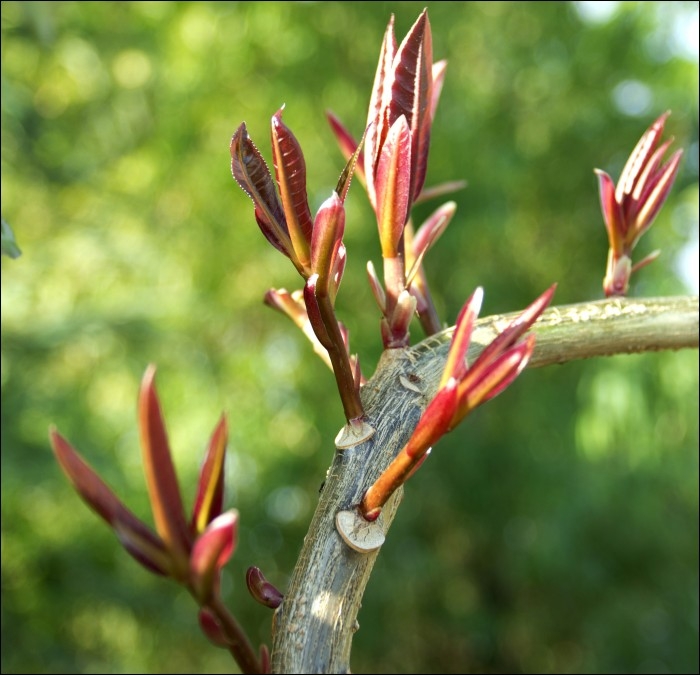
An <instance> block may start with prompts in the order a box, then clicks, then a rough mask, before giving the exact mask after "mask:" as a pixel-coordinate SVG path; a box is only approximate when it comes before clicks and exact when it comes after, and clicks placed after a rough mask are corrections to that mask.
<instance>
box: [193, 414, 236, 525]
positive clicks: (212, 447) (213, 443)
mask: <svg viewBox="0 0 700 675" xmlns="http://www.w3.org/2000/svg"><path fill="white" fill-rule="evenodd" d="M227 435H228V429H227V426H226V418H225V417H224V416H223V415H222V416H221V419H220V420H219V423H218V424H217V425H216V429H214V433H213V434H212V437H211V439H210V440H209V447H208V449H207V454H206V457H205V458H204V463H203V464H202V468H201V470H200V472H199V480H198V481H197V496H196V497H195V500H194V507H193V508H192V521H191V522H190V532H191V533H192V535H193V536H196V535H198V534H201V533H202V532H204V529H205V528H206V526H207V525H208V524H209V523H210V522H211V521H212V520H214V518H216V517H217V516H218V515H220V513H221V509H222V508H223V502H224V460H225V458H226V439H227Z"/></svg>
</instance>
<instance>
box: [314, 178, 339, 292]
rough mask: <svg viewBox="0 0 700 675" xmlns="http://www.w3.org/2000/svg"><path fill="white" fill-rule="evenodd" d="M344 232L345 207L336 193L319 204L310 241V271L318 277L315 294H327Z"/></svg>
mask: <svg viewBox="0 0 700 675" xmlns="http://www.w3.org/2000/svg"><path fill="white" fill-rule="evenodd" d="M344 232H345V207H344V206H343V203H342V202H341V201H340V197H339V196H338V193H337V192H333V194H332V195H331V196H330V197H329V198H328V199H327V200H326V201H325V202H323V204H321V207H320V208H319V210H318V213H317V214H316V218H315V220H314V231H313V236H312V239H311V270H312V272H313V273H314V274H317V275H318V280H317V281H316V293H317V294H318V293H322V294H326V293H328V292H329V285H330V279H331V271H332V268H333V261H334V257H335V255H336V254H337V251H338V248H339V246H340V244H341V243H342V239H343V234H344Z"/></svg>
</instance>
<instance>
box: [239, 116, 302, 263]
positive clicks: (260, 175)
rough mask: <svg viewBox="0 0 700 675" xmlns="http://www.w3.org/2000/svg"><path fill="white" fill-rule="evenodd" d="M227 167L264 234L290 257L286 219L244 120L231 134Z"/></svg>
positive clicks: (270, 178)
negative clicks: (251, 201)
mask: <svg viewBox="0 0 700 675" xmlns="http://www.w3.org/2000/svg"><path fill="white" fill-rule="evenodd" d="M231 171H232V173H233V177H234V178H235V179H236V182H237V183H238V184H239V185H240V186H241V188H242V189H243V191H244V192H245V193H246V194H247V195H248V196H249V197H250V198H251V199H252V200H253V204H254V205H255V220H256V221H257V223H258V225H259V227H260V229H261V230H262V233H263V234H264V235H265V238H266V239H267V240H268V241H269V242H270V243H271V244H272V245H273V246H274V247H275V248H276V249H277V250H278V251H281V252H282V253H284V254H285V255H286V256H288V257H290V258H292V256H293V250H292V243H291V240H290V238H289V230H288V229H287V221H286V219H285V217H284V211H283V209H282V204H281V203H280V200H279V197H278V196H277V192H276V190H275V185H274V183H273V181H272V176H271V175H270V171H269V169H268V168H267V164H265V160H264V159H263V158H262V155H261V154H260V152H259V151H258V149H257V148H256V147H255V144H254V143H253V141H252V140H251V139H250V137H249V136H248V130H247V128H246V125H245V122H243V123H242V124H241V126H240V127H238V129H236V133H235V134H233V137H232V138H231Z"/></svg>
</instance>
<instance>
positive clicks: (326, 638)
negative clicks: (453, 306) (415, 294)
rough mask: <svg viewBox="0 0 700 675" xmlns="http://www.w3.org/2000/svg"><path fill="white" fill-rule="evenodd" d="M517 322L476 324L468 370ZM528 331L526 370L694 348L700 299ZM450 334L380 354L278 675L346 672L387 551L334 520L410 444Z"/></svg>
mask: <svg viewBox="0 0 700 675" xmlns="http://www.w3.org/2000/svg"><path fill="white" fill-rule="evenodd" d="M514 316H515V314H510V315H499V316H491V317H486V318H484V319H481V320H479V321H478V323H477V325H476V328H475V330H474V334H473V338H472V344H471V347H470V350H469V361H470V362H471V361H472V360H473V359H474V358H475V357H476V355H477V354H478V353H479V352H480V351H481V350H482V349H483V348H484V347H485V346H486V345H487V344H488V343H489V342H490V341H491V340H492V339H493V338H494V337H495V336H496V335H497V333H498V331H499V330H500V329H501V328H503V327H504V326H505V325H506V324H507V322H508V321H509V320H511V319H512V318H513V317H514ZM532 330H533V331H534V332H535V333H536V335H537V344H536V347H535V351H534V353H533V356H532V358H531V360H530V366H545V365H550V364H553V363H565V362H567V361H573V360H576V359H583V358H590V357H593V356H610V355H613V354H630V353H636V352H644V351H656V350H662V349H682V348H697V346H698V298H697V297H685V296H684V297H672V298H650V299H646V300H632V299H625V298H615V299H611V300H601V301H597V302H589V303H582V304H577V305H567V306H561V307H553V308H551V309H549V310H547V311H546V312H545V313H544V314H543V316H542V317H540V319H539V320H538V322H537V323H536V324H535V326H534V327H533V329H532ZM451 335H452V329H447V330H445V331H443V332H442V333H439V334H437V335H435V336H431V337H430V338H427V339H426V340H424V341H423V342H421V343H419V344H418V345H416V346H415V347H413V348H407V349H393V350H388V351H386V352H384V354H383V355H382V358H381V359H380V361H379V365H378V366H377V370H376V372H375V374H374V376H373V377H372V379H371V380H370V381H369V382H368V383H367V384H366V385H365V386H364V387H363V389H362V401H363V404H364V408H365V412H366V414H367V417H368V420H369V423H370V424H371V425H372V426H373V427H374V428H375V429H376V430H377V431H376V434H375V435H374V436H373V437H372V438H371V439H370V440H368V441H365V442H364V443H361V444H359V445H356V446H354V447H352V448H349V449H347V450H344V451H342V452H340V451H338V452H336V454H335V457H334V459H333V463H332V465H331V467H330V469H329V470H328V474H327V478H326V482H325V485H324V487H323V490H322V492H321V497H320V500H319V504H318V507H317V508H316V512H315V514H314V517H313V520H312V522H311V525H310V527H309V532H308V534H307V536H306V538H305V539H304V545H303V548H302V551H301V553H300V555H299V559H298V560H297V564H296V567H295V569H294V572H293V575H292V578H291V581H290V587H289V590H288V593H287V595H286V596H285V599H284V601H283V603H282V605H281V606H280V607H279V609H278V610H276V613H275V620H274V625H273V651H272V672H274V673H347V672H349V670H350V667H349V664H350V649H351V646H352V637H353V635H354V633H355V632H356V630H357V628H358V627H359V626H358V624H357V614H358V611H359V608H360V604H361V600H362V596H363V594H364V590H365V587H366V585H367V582H368V581H369V577H370V574H371V572H372V567H373V566H374V562H375V560H376V558H377V555H378V554H379V550H381V549H379V550H377V551H374V552H372V553H358V552H357V551H354V550H352V549H351V548H349V547H348V546H347V544H345V543H344V542H343V540H342V539H341V538H340V536H339V535H338V533H337V532H336V529H335V515H336V513H337V512H338V511H340V510H345V509H349V508H353V507H354V506H356V505H357V504H358V503H359V501H360V499H361V497H362V494H363V492H364V490H365V489H366V488H367V487H368V486H369V485H371V484H372V482H373V481H374V480H375V479H376V478H377V477H378V476H379V474H380V473H381V472H382V471H383V470H384V468H385V467H386V466H387V465H388V464H389V462H390V461H391V460H392V459H393V458H394V456H395V455H396V454H397V453H398V452H399V451H400V450H401V448H402V447H403V446H404V444H405V443H406V442H407V441H408V439H409V437H410V435H411V432H412V431H413V429H414V428H415V426H416V424H417V423H418V419H419V418H420V415H421V413H422V412H423V410H424V409H425V407H426V405H427V404H428V403H429V401H430V400H431V398H432V397H433V396H434V394H435V391H436V388H437V385H438V382H439V380H440V377H441V375H442V368H443V365H444V362H445V357H446V354H447V350H448V347H449V343H450V339H451ZM406 382H409V383H410V384H411V386H410V387H407V386H406V384H405V383H406ZM416 389H417V390H418V391H416ZM419 392H420V393H419ZM402 494H403V490H401V489H399V490H398V491H397V492H396V493H395V494H394V496H393V497H392V498H391V499H390V500H389V502H388V503H387V505H386V506H385V507H384V509H383V511H382V516H381V518H383V527H384V530H385V532H386V531H388V529H389V527H390V525H391V522H392V520H393V518H394V516H395V514H396V510H397V509H398V505H399V502H400V500H401V496H402Z"/></svg>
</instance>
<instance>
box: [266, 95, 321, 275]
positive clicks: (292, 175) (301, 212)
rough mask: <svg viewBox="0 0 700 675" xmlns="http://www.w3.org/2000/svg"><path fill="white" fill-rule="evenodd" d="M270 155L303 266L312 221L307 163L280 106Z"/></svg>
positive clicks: (306, 258) (307, 261) (307, 257)
mask: <svg viewBox="0 0 700 675" xmlns="http://www.w3.org/2000/svg"><path fill="white" fill-rule="evenodd" d="M271 135H272V156H273V163H274V167H275V175H276V177H277V184H278V185H279V189H280V195H281V197H282V205H283V207H284V214H285V217H286V222H287V231H288V232H289V236H290V237H291V240H292V246H293V247H294V252H295V253H296V255H297V257H298V258H299V262H300V263H301V264H302V265H303V266H307V265H308V264H309V244H310V242H311V230H312V229H313V222H312V218H311V211H310V210H309V201H308V198H307V196H306V163H305V162H304V154H303V153H302V151H301V146H300V145H299V142H298V141H297V139H296V138H295V136H294V134H293V133H292V132H291V131H290V130H289V128H288V127H287V126H286V125H285V124H284V123H283V122H282V109H280V110H278V111H277V112H276V113H275V114H274V116H273V117H272V131H271Z"/></svg>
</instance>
